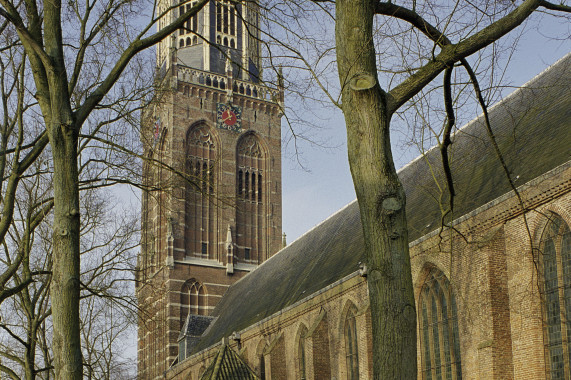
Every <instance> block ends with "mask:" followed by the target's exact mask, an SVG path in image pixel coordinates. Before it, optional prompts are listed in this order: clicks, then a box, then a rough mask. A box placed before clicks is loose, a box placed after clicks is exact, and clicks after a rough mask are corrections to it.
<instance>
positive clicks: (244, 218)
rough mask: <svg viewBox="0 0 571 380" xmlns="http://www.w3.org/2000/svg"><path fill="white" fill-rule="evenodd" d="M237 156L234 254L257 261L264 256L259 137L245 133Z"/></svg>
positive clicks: (263, 162) (262, 166)
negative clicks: (236, 249)
mask: <svg viewBox="0 0 571 380" xmlns="http://www.w3.org/2000/svg"><path fill="white" fill-rule="evenodd" d="M236 156H237V157H236V165H237V168H236V198H237V199H236V206H237V207H236V235H237V236H236V244H237V246H238V247H237V248H238V251H237V256H238V258H239V259H241V260H244V261H247V262H253V263H255V264H258V263H260V262H262V261H263V260H265V258H266V244H267V241H266V235H267V233H265V227H266V220H265V215H266V202H265V199H266V194H265V191H264V183H265V182H264V178H265V165H266V158H265V157H266V154H265V151H264V149H263V147H262V144H261V143H260V140H259V138H258V137H257V136H256V135H255V134H253V133H248V134H246V135H244V136H242V137H241V138H240V140H239V141H238V144H237V147H236Z"/></svg>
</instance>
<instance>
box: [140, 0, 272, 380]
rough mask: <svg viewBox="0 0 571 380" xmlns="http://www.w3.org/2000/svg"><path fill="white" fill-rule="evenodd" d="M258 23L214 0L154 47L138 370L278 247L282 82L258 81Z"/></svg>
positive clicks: (167, 0) (160, 356) (245, 5)
mask: <svg viewBox="0 0 571 380" xmlns="http://www.w3.org/2000/svg"><path fill="white" fill-rule="evenodd" d="M172 1H173V0H160V1H159V2H158V9H157V11H158V12H162V11H164V10H166V9H168V8H169V7H173V5H174V4H173V3H172ZM174 1H177V3H178V0H174ZM192 5H194V2H187V3H184V4H183V5H180V6H178V7H176V8H172V9H173V11H171V12H170V15H169V16H168V17H170V19H174V18H175V17H177V16H178V15H179V14H182V13H183V12H185V11H186V10H187V9H188V8H189V7H191V6H192ZM168 21H169V19H168V18H167V19H166V20H165V21H164V22H161V23H159V28H161V27H163V26H165V25H166V23H168ZM258 22H259V20H258V9H257V5H256V3H255V2H252V1H248V2H230V1H227V0H210V1H209V2H208V3H207V4H206V5H205V7H204V8H203V9H202V10H201V11H200V12H199V13H198V14H197V15H196V16H194V17H192V18H191V19H189V20H188V21H187V22H186V23H185V27H184V28H181V29H179V30H178V31H177V32H176V33H174V34H173V35H172V36H170V38H167V39H165V40H164V41H163V42H161V43H160V44H159V45H158V46H157V65H158V70H159V75H160V76H161V78H162V79H161V86H159V90H158V91H157V92H158V93H157V94H156V96H155V101H154V102H153V103H152V104H151V105H149V106H148V107H147V109H146V110H145V112H144V115H143V118H142V119H143V122H142V123H143V125H142V134H141V138H142V140H143V145H144V156H145V161H144V164H143V182H144V185H145V191H144V192H143V199H142V238H141V253H140V255H139V260H138V271H137V280H138V281H137V289H136V290H137V298H138V302H139V307H140V310H141V311H140V315H139V332H138V372H139V375H138V377H139V378H140V379H156V378H160V377H162V375H163V373H164V371H166V370H167V369H168V368H169V367H170V366H171V365H172V364H173V363H174V362H175V361H176V360H177V355H178V344H177V341H178V338H179V334H180V331H181V328H182V326H183V324H184V323H185V320H186V319H187V317H188V315H189V314H191V315H202V316H207V315H208V314H209V313H210V312H211V311H212V309H213V308H214V306H215V305H216V304H217V303H218V301H219V300H220V298H221V297H222V295H223V294H224V292H225V291H226V289H227V288H228V286H230V285H231V284H232V283H234V282H236V281H237V280H239V279H240V278H242V277H243V276H245V275H246V274H248V273H249V272H250V271H252V270H254V269H255V268H256V267H257V266H258V265H260V264H261V263H262V262H263V261H265V260H267V259H268V258H269V257H270V256H271V255H273V254H274V253H276V252H277V251H278V250H279V249H280V248H281V232H282V231H281V228H282V220H281V218H282V217H281V116H282V106H283V103H282V102H283V88H281V86H277V87H279V88H276V87H274V88H272V87H271V86H268V85H266V84H263V83H262V82H261V64H260V63H261V62H260V43H259V41H260V33H259V30H258Z"/></svg>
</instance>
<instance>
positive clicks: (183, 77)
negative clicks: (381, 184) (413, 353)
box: [137, 1, 571, 380]
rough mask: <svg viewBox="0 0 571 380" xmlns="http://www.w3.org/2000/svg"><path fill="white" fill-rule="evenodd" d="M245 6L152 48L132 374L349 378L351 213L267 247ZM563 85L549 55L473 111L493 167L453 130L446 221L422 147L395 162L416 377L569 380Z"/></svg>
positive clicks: (204, 19)
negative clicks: (153, 84)
mask: <svg viewBox="0 0 571 380" xmlns="http://www.w3.org/2000/svg"><path fill="white" fill-rule="evenodd" d="M161 4H162V3H161ZM247 4H248V5H243V4H236V6H235V7H233V6H230V3H229V2H225V1H216V2H214V1H211V2H209V3H208V4H207V6H206V7H205V8H204V9H203V10H202V11H201V12H200V13H199V14H198V15H197V16H196V17H195V18H193V19H191V20H189V22H188V23H189V24H188V25H187V28H185V30H181V31H179V32H178V33H176V36H174V37H173V38H172V39H169V40H165V41H164V42H163V43H162V44H161V45H160V46H159V47H158V54H157V55H158V62H159V66H160V70H161V74H162V75H163V76H164V80H163V83H168V86H166V87H165V88H162V90H161V93H160V94H158V95H157V99H156V103H154V104H152V105H151V106H150V107H149V108H148V109H147V112H146V114H145V115H144V118H143V120H144V125H143V129H144V132H143V134H142V139H143V143H144V146H145V156H146V160H145V164H144V168H143V175H144V180H145V185H146V186H147V189H148V190H147V191H145V193H144V197H143V206H142V207H143V216H142V219H143V236H142V250H141V255H140V258H139V272H138V285H137V296H138V299H139V305H140V308H141V312H140V317H139V340H138V341H139V345H138V366H139V374H138V377H139V378H140V379H181V380H182V379H184V380H187V379H192V380H195V379H214V378H240V379H256V378H258V379H292V380H293V379H319V380H321V379H323V380H329V379H336V380H341V379H349V380H357V379H368V378H371V377H372V355H371V352H372V345H373V339H374V337H373V336H372V334H371V319H370V307H369V298H368V289H367V282H366V276H367V268H366V265H364V264H363V263H364V262H365V258H364V248H363V247H364V242H363V234H362V230H361V221H360V215H359V208H358V205H357V203H356V201H355V202H352V203H351V204H349V205H347V206H346V207H344V208H342V209H341V210H339V211H338V212H337V213H335V214H334V215H332V216H331V217H329V218H328V219H326V220H325V221H323V222H322V223H321V224H320V225H318V226H316V227H315V228H313V229H312V230H310V231H308V232H307V233H306V234H305V235H303V236H302V237H300V238H299V239H297V240H296V241H294V242H293V243H291V244H289V245H288V246H287V247H282V241H281V235H282V231H281V207H282V206H281V160H280V156H281V152H280V149H281V148H280V138H281V135H280V120H281V116H282V109H283V107H282V106H283V90H282V89H281V88H280V86H279V83H278V85H277V86H276V87H275V88H271V86H267V85H262V83H261V80H260V79H261V70H260V69H259V68H260V61H259V60H260V58H259V48H260V47H259V44H258V41H259V36H258V35H252V31H253V30H257V28H249V27H248V25H255V24H256V23H257V13H256V9H255V5H254V3H247ZM180 11H181V12H182V11H183V10H182V9H181V10H180ZM205 40H206V41H208V42H209V43H206V42H205ZM570 89H571V54H568V55H567V56H565V57H564V58H562V59H561V60H559V61H558V62H557V63H556V64H554V65H553V66H552V67H550V68H549V69H547V70H546V71H544V72H543V73H541V74H540V75H538V76H537V77H535V78H533V79H532V80H531V81H530V82H528V83H527V84H526V85H524V86H523V87H522V88H519V89H517V90H515V91H514V92H513V93H512V94H511V95H510V96H508V97H507V98H505V99H504V100H503V101H502V102H500V103H498V104H496V105H494V106H493V107H491V108H490V111H489V118H490V124H491V127H492V130H493V135H494V139H495V142H496V144H497V147H498V148H499V150H500V151H501V153H502V157H503V159H504V162H505V167H504V166H502V165H501V163H500V161H499V159H498V156H497V154H496V151H495V149H494V147H493V144H492V143H491V140H490V136H489V134H488V132H487V130H486V127H485V124H484V119H483V117H478V118H476V119H475V120H473V121H471V122H470V123H468V124H467V125H465V126H464V127H462V128H461V129H460V130H458V131H457V132H456V133H455V134H454V136H453V144H452V145H451V147H450V165H451V170H452V176H453V180H454V186H455V191H456V197H455V209H454V215H453V216H452V218H451V220H450V221H449V223H448V224H449V227H443V226H442V223H441V220H442V214H441V209H442V207H441V206H443V205H445V204H447V202H448V200H447V194H448V193H447V190H446V186H445V184H446V179H445V176H444V173H443V170H442V164H441V158H440V152H439V150H438V149H432V150H429V151H428V152H426V153H425V154H424V155H422V156H420V157H419V158H417V159H416V160H414V161H412V162H411V163H409V164H408V165H407V166H405V167H404V168H402V169H401V170H400V171H399V177H400V179H401V181H402V183H403V186H404V188H405V191H406V196H407V206H406V207H407V218H408V230H409V233H408V236H409V246H410V256H411V265H412V276H413V283H414V289H415V300H416V312H417V339H418V342H417V349H418V362H417V363H418V374H419V378H420V379H498V380H500V379H502V380H503V379H568V378H570V377H571V231H570V229H569V226H571V91H570ZM285 207H288V206H287V205H285ZM278 251H279V252H278Z"/></svg>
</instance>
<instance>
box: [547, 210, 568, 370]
mask: <svg viewBox="0 0 571 380" xmlns="http://www.w3.org/2000/svg"><path fill="white" fill-rule="evenodd" d="M540 252H541V253H542V255H541V257H542V258H543V268H542V269H543V293H544V310H545V328H546V331H545V335H546V338H547V339H546V354H547V360H548V362H549V364H548V368H549V378H550V379H552V380H553V379H568V378H569V377H570V376H571V369H570V361H571V359H570V355H571V233H570V231H569V226H568V225H567V223H565V222H564V221H563V219H561V217H560V216H559V215H557V214H554V213H551V214H550V217H549V222H548V223H547V226H546V227H545V229H544V231H543V234H542V236H541V243H540Z"/></svg>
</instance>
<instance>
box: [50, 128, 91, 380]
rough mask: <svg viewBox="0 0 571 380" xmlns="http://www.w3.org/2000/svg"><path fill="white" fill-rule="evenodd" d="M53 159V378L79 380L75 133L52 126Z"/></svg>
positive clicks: (51, 288)
mask: <svg viewBox="0 0 571 380" xmlns="http://www.w3.org/2000/svg"><path fill="white" fill-rule="evenodd" d="M51 129H52V130H51V131H50V145H51V147H52V153H53V159H54V182H53V184H54V199H55V204H54V226H53V277H52V282H51V287H50V296H51V301H52V319H53V327H54V328H53V331H54V337H53V350H54V367H55V370H56V372H55V377H56V379H58V380H71V379H75V380H80V379H82V376H83V375H82V361H81V343H80V326H79V289H80V287H79V260H80V258H79V257H80V256H79V236H80V235H79V186H78V167H77V133H76V132H75V130H74V129H73V124H72V123H69V122H67V123H66V122H63V123H61V124H60V125H52V128H51Z"/></svg>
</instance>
